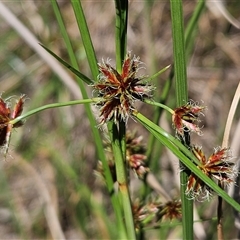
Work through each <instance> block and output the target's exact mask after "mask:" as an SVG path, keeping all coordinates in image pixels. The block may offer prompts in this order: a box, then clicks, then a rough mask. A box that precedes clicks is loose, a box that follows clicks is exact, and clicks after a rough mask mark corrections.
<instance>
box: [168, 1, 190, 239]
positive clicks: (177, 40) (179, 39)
mask: <svg viewBox="0 0 240 240" xmlns="http://www.w3.org/2000/svg"><path fill="white" fill-rule="evenodd" d="M170 6H171V19H172V36H173V55H174V74H175V83H176V84H175V86H176V90H175V91H176V102H177V106H181V105H183V104H184V103H186V102H187V101H188V88H187V69H186V53H185V40H184V24H183V9H182V0H170ZM187 144H190V142H189V143H187ZM187 179H188V175H187V173H186V172H185V171H182V172H181V173H180V183H181V184H180V192H181V201H182V221H183V238H184V239H193V201H192V200H189V199H188V198H187V197H186V195H185V189H186V183H187Z"/></svg>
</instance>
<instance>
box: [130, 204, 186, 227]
mask: <svg viewBox="0 0 240 240" xmlns="http://www.w3.org/2000/svg"><path fill="white" fill-rule="evenodd" d="M132 208H133V216H134V222H135V226H136V228H137V229H139V228H140V227H142V226H146V225H149V224H155V223H156V222H158V221H160V220H170V221H172V220H173V219H181V217H182V213H181V202H180V201H176V200H172V201H169V202H166V203H162V202H160V201H158V200H155V201H149V202H147V203H145V204H143V203H140V202H139V201H135V202H134V204H133V207H132Z"/></svg>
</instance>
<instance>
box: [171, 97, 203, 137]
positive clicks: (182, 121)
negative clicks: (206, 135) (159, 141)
mask: <svg viewBox="0 0 240 240" xmlns="http://www.w3.org/2000/svg"><path fill="white" fill-rule="evenodd" d="M204 109H205V107H204V106H201V105H198V104H197V103H194V102H193V101H189V102H188V103H187V104H185V105H183V106H181V107H178V108H176V109H175V110H174V113H173V115H172V122H173V127H174V128H175V129H176V134H177V135H180V136H182V137H184V132H195V133H197V134H198V135H202V131H201V128H200V127H199V126H198V123H199V122H201V120H200V118H199V117H200V115H203V110H204Z"/></svg>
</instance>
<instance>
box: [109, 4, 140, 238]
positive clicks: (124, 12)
mask: <svg viewBox="0 0 240 240" xmlns="http://www.w3.org/2000/svg"><path fill="white" fill-rule="evenodd" d="M115 7H116V30H115V31H116V32H115V36H116V37H115V41H116V69H117V71H118V72H119V73H120V72H121V71H122V63H123V61H124V58H125V55H126V47H127V20H128V0H115ZM110 134H111V135H112V136H111V137H112V147H113V154H114V158H115V165H116V173H117V181H118V184H119V196H120V200H121V203H122V209H123V215H124V220H125V226H126V231H127V235H128V239H136V233H135V226H134V220H133V213H132V204H131V198H130V193H129V188H128V177H127V171H126V167H127V166H126V139H125V136H126V123H125V122H124V121H121V120H120V119H119V124H118V126H117V124H115V123H113V125H112V131H110Z"/></svg>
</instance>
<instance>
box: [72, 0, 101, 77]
mask: <svg viewBox="0 0 240 240" xmlns="http://www.w3.org/2000/svg"><path fill="white" fill-rule="evenodd" d="M71 3H72V7H73V10H74V13H75V17H76V20H77V24H78V28H79V31H80V33H81V38H82V42H83V45H84V48H85V52H86V55H87V59H88V63H89V66H90V69H91V72H92V75H93V79H94V80H95V81H96V80H97V76H98V74H99V71H98V66H97V58H96V54H95V51H94V47H93V44H92V40H91V36H90V33H89V30H88V26H87V21H86V18H85V15H84V12H83V9H82V4H81V1H76V0H71Z"/></svg>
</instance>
